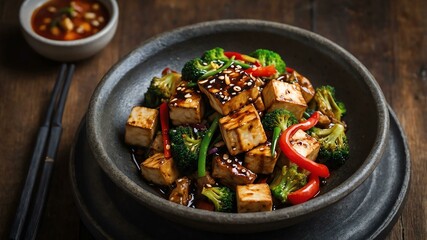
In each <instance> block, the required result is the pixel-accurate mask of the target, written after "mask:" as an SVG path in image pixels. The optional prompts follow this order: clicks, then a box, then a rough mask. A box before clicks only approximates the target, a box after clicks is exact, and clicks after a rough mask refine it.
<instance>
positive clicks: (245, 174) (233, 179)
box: [212, 153, 257, 188]
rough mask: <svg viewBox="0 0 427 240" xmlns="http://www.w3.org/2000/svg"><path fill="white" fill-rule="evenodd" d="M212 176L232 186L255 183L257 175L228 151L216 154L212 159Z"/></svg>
mask: <svg viewBox="0 0 427 240" xmlns="http://www.w3.org/2000/svg"><path fill="white" fill-rule="evenodd" d="M212 177H214V178H217V179H219V180H220V182H221V183H222V184H224V185H226V186H229V187H231V188H235V187H236V186H237V185H243V184H249V183H253V182H254V181H255V179H256V178H257V175H256V174H255V173H253V172H252V171H251V170H249V169H247V168H245V167H244V166H242V165H241V164H240V163H239V160H238V159H237V158H236V157H233V156H231V155H229V154H228V153H222V154H219V155H217V156H215V157H214V158H213V160H212Z"/></svg>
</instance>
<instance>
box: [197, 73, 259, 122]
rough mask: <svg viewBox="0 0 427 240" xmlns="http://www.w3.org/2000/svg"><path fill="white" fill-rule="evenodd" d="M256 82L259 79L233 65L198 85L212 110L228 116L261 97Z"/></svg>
mask: <svg viewBox="0 0 427 240" xmlns="http://www.w3.org/2000/svg"><path fill="white" fill-rule="evenodd" d="M256 81H257V78H255V77H254V76H252V75H249V74H247V73H246V72H245V71H244V70H243V69H242V68H241V67H240V66H234V65H231V66H230V67H229V68H227V69H225V70H224V71H222V72H220V73H218V74H216V75H214V76H212V77H209V78H207V79H203V80H200V81H199V82H198V84H199V87H200V90H201V91H202V92H203V93H204V94H206V96H207V97H208V99H209V102H210V105H211V106H212V108H214V109H215V110H216V111H217V112H219V113H221V115H227V114H229V113H230V112H232V111H235V110H238V109H239V108H241V107H243V106H245V105H246V104H249V103H251V102H253V101H254V100H255V99H256V98H257V97H258V96H259V95H260V91H259V87H258V86H257V85H256Z"/></svg>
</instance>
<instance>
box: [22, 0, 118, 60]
mask: <svg viewBox="0 0 427 240" xmlns="http://www.w3.org/2000/svg"><path fill="white" fill-rule="evenodd" d="M47 1H48V0H26V1H24V2H23V3H22V5H21V8H20V11H19V21H20V24H21V28H22V32H23V35H24V38H25V40H26V41H27V42H28V44H29V45H30V46H31V47H32V48H33V49H34V50H35V51H36V52H38V53H39V54H41V55H43V56H45V57H47V58H49V59H52V60H56V61H66V62H68V61H77V60H81V59H85V58H88V57H90V56H92V55H94V54H96V53H97V52H99V51H100V50H102V49H103V48H104V47H105V46H106V45H107V44H108V43H109V42H110V41H111V39H112V38H113V36H114V34H115V32H116V29H117V23H118V19H119V8H118V6H117V2H116V1H115V0H99V1H100V2H101V3H102V4H103V5H104V6H105V7H106V8H107V10H108V12H109V14H110V20H109V22H108V24H107V25H106V26H105V27H104V28H103V29H102V30H101V31H99V32H98V33H96V34H94V35H92V36H90V37H87V38H83V39H78V40H73V41H58V40H51V39H47V38H45V37H42V36H40V35H38V34H37V33H35V32H34V30H33V29H32V26H31V18H32V14H33V12H34V10H35V9H37V8H38V7H40V6H41V5H43V4H44V3H45V2H47Z"/></svg>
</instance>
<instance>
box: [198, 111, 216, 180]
mask: <svg viewBox="0 0 427 240" xmlns="http://www.w3.org/2000/svg"><path fill="white" fill-rule="evenodd" d="M218 122H219V116H217V117H216V118H215V119H214V120H213V122H212V123H211V126H210V127H209V129H208V131H207V132H206V134H205V136H204V137H203V139H202V143H201V144H200V151H199V160H198V162H197V164H198V165H197V175H198V176H199V177H204V176H206V155H207V153H208V148H209V144H210V142H211V140H212V137H213V135H214V133H215V131H216V129H217V127H218Z"/></svg>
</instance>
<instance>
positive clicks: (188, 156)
mask: <svg viewBox="0 0 427 240" xmlns="http://www.w3.org/2000/svg"><path fill="white" fill-rule="evenodd" d="M204 134H205V131H199V130H196V131H195V130H194V128H192V127H190V126H179V127H177V128H175V129H171V130H170V131H169V136H170V139H171V150H172V154H173V159H174V160H175V161H176V163H177V167H178V169H179V170H180V171H181V172H182V173H184V174H186V173H191V172H194V171H196V170H197V162H198V157H199V150H200V144H201V143H202V139H203V136H204Z"/></svg>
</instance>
